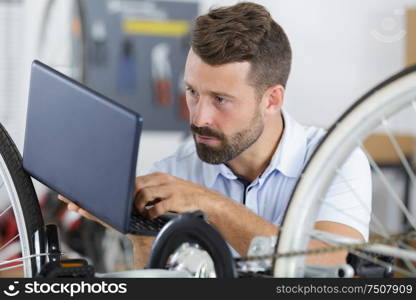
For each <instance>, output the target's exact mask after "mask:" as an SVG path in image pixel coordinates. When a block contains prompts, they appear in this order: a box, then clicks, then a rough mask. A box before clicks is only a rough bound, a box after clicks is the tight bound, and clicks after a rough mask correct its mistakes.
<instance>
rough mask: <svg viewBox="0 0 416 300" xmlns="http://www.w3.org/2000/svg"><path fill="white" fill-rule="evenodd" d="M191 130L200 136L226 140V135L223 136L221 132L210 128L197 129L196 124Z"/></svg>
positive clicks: (191, 126) (192, 125)
mask: <svg viewBox="0 0 416 300" xmlns="http://www.w3.org/2000/svg"><path fill="white" fill-rule="evenodd" d="M190 129H191V131H192V132H193V133H196V134H199V135H203V136H209V137H214V138H217V139H220V140H223V139H224V138H225V136H224V134H222V133H221V132H218V131H215V130H213V129H211V128H208V127H197V126H195V125H194V124H191V125H190Z"/></svg>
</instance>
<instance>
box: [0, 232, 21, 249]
mask: <svg viewBox="0 0 416 300" xmlns="http://www.w3.org/2000/svg"><path fill="white" fill-rule="evenodd" d="M18 237H19V234H16V235H15V236H14V237H13V238H12V239H10V240H9V241H7V243H6V244H4V245H3V246H1V248H0V251H2V250H3V249H4V248H6V247H7V246H9V245H10V244H11V243H13V241H14V240H16V239H17V238H18Z"/></svg>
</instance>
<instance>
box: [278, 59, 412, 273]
mask: <svg viewBox="0 0 416 300" xmlns="http://www.w3.org/2000/svg"><path fill="white" fill-rule="evenodd" d="M415 87H416V67H413V68H409V69H407V70H405V71H403V72H401V73H399V74H397V75H395V76H393V77H392V78H390V79H389V80H387V81H386V82H384V83H382V84H381V85H379V86H378V87H376V88H375V89H373V90H372V91H370V93H368V94H367V95H365V96H364V97H362V98H361V99H360V100H358V101H357V103H355V104H354V105H353V107H352V108H351V109H349V111H347V113H346V114H344V115H343V116H342V117H341V118H340V120H338V121H337V122H336V124H335V125H334V126H333V128H332V129H331V130H330V132H329V133H328V135H327V136H326V138H325V140H324V141H323V142H322V143H321V145H320V146H319V147H318V149H317V150H316V152H315V153H314V155H313V157H312V158H311V160H310V162H309V163H308V165H307V166H306V168H305V171H304V173H303V175H302V177H301V178H300V180H299V182H298V184H297V186H296V188H295V190H294V192H293V194H292V199H291V202H290V203H289V207H288V211H287V213H286V216H285V218H284V222H283V226H282V228H281V230H280V234H279V244H278V247H277V253H288V252H292V251H300V250H305V249H306V247H307V244H308V241H309V237H310V236H309V233H310V230H311V228H312V226H313V223H314V219H315V218H316V216H317V213H318V209H319V205H318V201H319V199H320V198H321V196H322V195H323V192H324V191H325V190H326V189H327V187H328V186H329V184H330V182H331V177H330V176H331V174H333V173H334V171H335V166H337V165H339V162H341V161H344V160H345V159H346V158H347V156H348V154H349V153H350V152H351V149H353V148H355V147H356V146H357V144H356V142H357V140H359V139H362V138H364V137H365V136H366V135H367V134H368V133H369V132H370V130H371V129H373V128H375V127H376V125H378V124H379V123H380V120H382V119H383V118H386V117H389V116H391V115H393V114H395V113H397V112H398V111H400V110H401V109H402V108H404V107H406V105H409V104H410V103H412V102H413V101H414V99H416V88H415ZM393 99H394V101H393ZM370 112H371V114H372V115H371V116H370ZM351 132H353V134H351ZM354 144H355V145H354ZM331 159H332V161H331ZM322 162H324V163H322ZM316 178H319V180H316ZM290 220H296V222H290ZM304 267H305V257H304V256H303V257H302V256H299V257H296V256H294V257H292V258H281V259H277V260H276V263H275V265H274V275H275V276H277V277H302V276H303V274H304V271H305V270H304Z"/></svg>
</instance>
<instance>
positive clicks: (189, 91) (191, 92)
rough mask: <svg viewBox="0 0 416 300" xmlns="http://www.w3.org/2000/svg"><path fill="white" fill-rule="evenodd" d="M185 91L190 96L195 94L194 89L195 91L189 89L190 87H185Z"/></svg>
mask: <svg viewBox="0 0 416 300" xmlns="http://www.w3.org/2000/svg"><path fill="white" fill-rule="evenodd" d="M186 91H187V92H188V93H189V94H190V95H192V96H195V95H196V91H195V90H194V89H191V88H186Z"/></svg>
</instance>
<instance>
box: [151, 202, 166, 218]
mask: <svg viewBox="0 0 416 300" xmlns="http://www.w3.org/2000/svg"><path fill="white" fill-rule="evenodd" d="M168 211H169V201H162V202H159V203H156V204H155V205H153V206H152V207H151V208H149V209H148V210H147V217H148V218H149V219H154V218H157V217H160V216H161V215H164V214H165V213H167V212H168Z"/></svg>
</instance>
